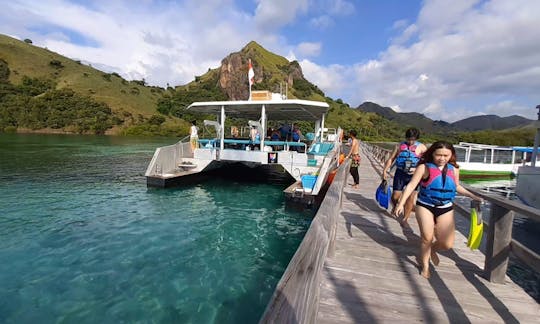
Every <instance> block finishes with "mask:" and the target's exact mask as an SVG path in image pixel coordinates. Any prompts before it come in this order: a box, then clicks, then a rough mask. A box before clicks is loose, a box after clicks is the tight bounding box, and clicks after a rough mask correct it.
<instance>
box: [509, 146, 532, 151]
mask: <svg viewBox="0 0 540 324" xmlns="http://www.w3.org/2000/svg"><path fill="white" fill-rule="evenodd" d="M512 149H513V150H514V151H516V152H525V153H532V151H533V148H532V147H523V146H514V147H512Z"/></svg>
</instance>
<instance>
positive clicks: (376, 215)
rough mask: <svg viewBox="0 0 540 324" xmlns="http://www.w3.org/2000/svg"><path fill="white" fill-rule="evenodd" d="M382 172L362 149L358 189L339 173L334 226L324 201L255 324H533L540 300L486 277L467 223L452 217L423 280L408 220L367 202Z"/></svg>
mask: <svg viewBox="0 0 540 324" xmlns="http://www.w3.org/2000/svg"><path fill="white" fill-rule="evenodd" d="M380 169H381V167H380V164H379V162H377V161H376V159H374V158H373V157H372V156H371V155H369V156H368V155H367V154H366V151H365V150H364V151H363V152H362V163H361V166H360V169H359V173H360V189H352V188H351V186H350V183H351V182H352V178H351V177H350V175H348V172H344V170H342V171H340V173H338V176H336V180H335V181H340V179H339V178H340V177H341V178H342V180H344V181H345V183H342V184H338V186H343V187H340V188H338V189H339V190H341V188H343V190H341V192H339V191H337V190H335V188H334V190H335V191H336V192H334V191H333V188H332V187H331V188H330V190H329V192H328V195H331V196H330V197H327V198H325V200H326V199H329V200H330V205H333V207H334V209H335V207H336V206H341V208H339V209H337V210H336V214H335V220H334V221H333V220H332V217H333V216H332V215H328V214H329V213H332V209H331V208H326V207H328V202H326V201H323V204H322V205H321V209H325V208H326V209H325V210H320V211H319V213H318V214H317V216H316V218H315V219H314V222H313V224H312V226H311V228H310V230H309V231H308V233H307V234H306V238H305V239H304V242H302V244H301V246H300V247H299V250H298V251H297V253H296V254H295V256H294V257H293V259H292V260H291V263H290V264H289V267H288V268H287V270H286V272H285V274H284V275H283V277H282V279H281V281H280V282H279V284H278V286H277V288H276V292H275V293H274V296H273V298H272V300H271V302H270V303H269V305H268V307H267V309H266V312H265V314H264V315H263V318H262V319H261V323H418V322H425V323H539V322H540V306H539V304H538V303H537V302H536V301H535V300H534V299H533V298H532V297H531V296H529V295H528V294H527V293H526V292H525V291H524V290H523V288H521V287H519V286H518V285H516V284H515V283H514V282H513V281H512V280H511V279H510V278H508V277H507V276H505V275H504V273H503V276H502V278H503V281H504V283H503V284H501V283H493V282H491V281H494V280H491V281H489V280H486V279H485V278H486V275H485V269H484V268H485V263H484V262H485V260H486V256H485V255H484V254H483V253H482V252H480V251H479V250H474V251H471V250H470V249H469V248H468V247H467V246H466V242H467V235H468V230H469V221H468V219H467V218H466V217H460V216H458V215H457V214H456V217H455V219H456V239H455V244H454V248H453V249H452V250H450V251H448V252H443V253H441V254H440V255H439V257H440V264H439V266H437V267H433V268H432V269H431V278H430V279H425V278H423V277H422V276H420V274H419V268H418V261H417V259H416V257H417V255H418V253H419V245H420V237H419V230H418V225H417V222H416V220H415V217H414V214H413V215H411V218H410V219H409V224H410V228H403V227H401V226H400V224H399V222H398V221H397V220H396V219H394V218H393V217H392V216H391V215H390V213H389V212H388V211H387V210H385V209H382V208H381V207H379V206H378V205H377V203H376V201H375V199H374V195H375V190H376V188H377V186H378V185H379V183H380V180H381V179H380V176H379V174H380ZM346 173H347V174H346ZM340 174H341V176H340ZM342 182H343V181H342ZM320 213H322V214H323V215H319V214H320ZM319 216H322V218H321V219H318V218H317V217H319ZM495 227H496V226H494V228H495ZM312 229H313V230H312ZM486 234H487V233H486V232H484V235H486ZM306 241H307V242H306ZM321 242H322V243H321ZM484 245H485V242H484ZM492 250H493V248H492ZM507 250H508V249H507ZM492 252H493V251H492ZM505 253H506V254H507V253H509V251H504V252H503V251H501V253H500V254H505ZM501 263H502V262H501ZM505 270H506V267H504V271H505ZM493 271H496V270H493ZM499 281H500V280H499Z"/></svg>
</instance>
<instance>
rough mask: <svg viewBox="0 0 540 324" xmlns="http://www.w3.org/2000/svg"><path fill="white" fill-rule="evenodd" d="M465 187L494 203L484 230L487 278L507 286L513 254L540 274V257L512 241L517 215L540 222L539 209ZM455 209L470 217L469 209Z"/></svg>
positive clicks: (485, 274)
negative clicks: (506, 280)
mask: <svg viewBox="0 0 540 324" xmlns="http://www.w3.org/2000/svg"><path fill="white" fill-rule="evenodd" d="M463 187H465V188H467V190H469V191H471V192H473V193H474V194H475V195H478V196H480V197H482V198H484V199H485V200H486V201H489V202H490V203H491V213H490V215H489V222H488V223H487V224H486V223H484V227H487V236H486V251H485V254H486V261H485V263H484V277H485V278H486V279H488V280H489V281H491V282H496V283H504V281H505V275H506V269H507V268H508V258H509V256H510V252H512V253H513V254H514V255H515V256H516V257H517V258H518V259H520V260H521V261H522V262H524V263H525V264H527V265H528V266H530V267H531V268H532V269H533V270H534V271H536V272H540V256H539V255H538V254H537V253H535V252H534V251H532V250H531V249H529V248H527V247H526V246H524V245H523V244H521V243H519V242H518V241H516V240H515V239H513V238H512V228H513V224H514V214H515V213H518V214H520V215H521V216H524V217H527V218H530V219H532V220H534V221H537V222H540V210H538V209H536V208H533V207H530V206H527V205H524V204H522V203H520V202H519V201H516V200H509V199H505V198H503V197H500V196H495V195H494V194H488V193H485V192H483V191H481V190H478V189H477V188H472V187H470V186H467V185H463ZM456 209H458V210H459V211H460V212H461V213H462V214H463V215H467V216H468V215H469V211H468V210H466V209H465V208H463V207H461V206H459V205H457V204H456ZM484 232H486V231H485V230H484Z"/></svg>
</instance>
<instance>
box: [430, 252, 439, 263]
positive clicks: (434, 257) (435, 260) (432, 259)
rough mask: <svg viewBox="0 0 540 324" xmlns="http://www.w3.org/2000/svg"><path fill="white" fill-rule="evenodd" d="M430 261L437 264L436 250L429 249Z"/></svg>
mask: <svg viewBox="0 0 540 324" xmlns="http://www.w3.org/2000/svg"><path fill="white" fill-rule="evenodd" d="M431 262H433V264H434V265H436V266H438V265H439V262H440V260H439V256H438V255H437V252H435V251H433V250H431Z"/></svg>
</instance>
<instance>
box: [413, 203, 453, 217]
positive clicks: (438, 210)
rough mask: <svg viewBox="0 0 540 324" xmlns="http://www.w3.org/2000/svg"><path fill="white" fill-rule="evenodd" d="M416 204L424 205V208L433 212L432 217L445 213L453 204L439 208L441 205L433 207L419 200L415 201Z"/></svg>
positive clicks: (451, 208)
mask: <svg viewBox="0 0 540 324" xmlns="http://www.w3.org/2000/svg"><path fill="white" fill-rule="evenodd" d="M416 206H421V207H424V208H425V209H427V210H429V211H430V212H431V213H432V214H433V217H435V219H437V217H439V216H441V215H442V214H446V213H448V212H449V211H451V210H453V209H454V205H452V206H449V207H442V208H441V207H435V206H430V205H426V204H424V203H422V202H421V201H419V200H417V201H416Z"/></svg>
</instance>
